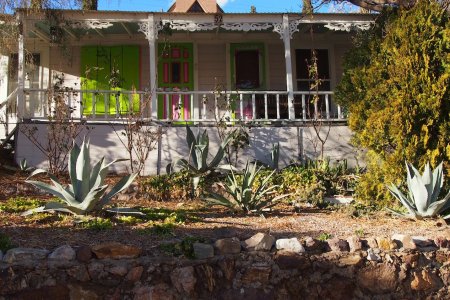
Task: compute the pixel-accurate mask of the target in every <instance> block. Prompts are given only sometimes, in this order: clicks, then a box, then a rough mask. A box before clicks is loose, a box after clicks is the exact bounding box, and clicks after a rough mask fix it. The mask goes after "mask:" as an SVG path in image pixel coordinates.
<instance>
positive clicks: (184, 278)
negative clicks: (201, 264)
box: [170, 266, 197, 295]
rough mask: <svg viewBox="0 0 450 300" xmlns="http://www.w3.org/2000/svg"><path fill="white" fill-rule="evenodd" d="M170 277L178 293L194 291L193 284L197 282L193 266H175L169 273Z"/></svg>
mask: <svg viewBox="0 0 450 300" xmlns="http://www.w3.org/2000/svg"><path fill="white" fill-rule="evenodd" d="M170 279H171V280H172V283H173V285H174V286H175V288H176V289H177V291H178V292H179V293H181V294H188V295H192V294H193V293H194V291H195V284H196V283H197V279H196V278H195V273H194V267H192V266H189V267H184V268H176V269H175V270H173V271H172V273H171V274H170Z"/></svg>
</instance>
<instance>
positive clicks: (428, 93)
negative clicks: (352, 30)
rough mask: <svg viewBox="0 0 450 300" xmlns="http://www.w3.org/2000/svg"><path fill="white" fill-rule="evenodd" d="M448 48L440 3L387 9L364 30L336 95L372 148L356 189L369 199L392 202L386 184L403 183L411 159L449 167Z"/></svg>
mask: <svg viewBox="0 0 450 300" xmlns="http://www.w3.org/2000/svg"><path fill="white" fill-rule="evenodd" d="M449 52H450V23H449V16H448V13H447V12H446V11H445V10H443V9H442V8H441V7H440V6H439V5H438V4H437V3H436V2H434V1H419V2H418V4H417V5H415V6H414V7H413V8H412V9H410V10H406V9H403V10H402V9H400V10H391V11H385V12H384V13H382V14H381V15H380V16H379V17H378V18H377V21H376V24H375V26H374V28H373V29H372V30H370V31H369V32H368V33H366V32H365V33H361V34H360V35H358V36H357V38H356V43H355V47H354V49H353V50H351V51H350V52H349V53H348V55H347V57H346V60H345V66H344V69H345V71H344V76H343V80H342V81H341V83H340V85H339V86H338V88H337V91H336V100H337V102H338V103H339V104H341V105H344V106H346V107H347V108H348V110H349V113H350V115H349V126H350V128H351V129H352V130H353V131H354V140H353V142H354V143H355V144H356V145H357V146H361V147H364V148H366V149H368V155H367V164H368V166H367V170H368V172H367V173H366V174H364V175H363V176H362V177H361V179H360V184H359V185H358V187H357V190H356V195H357V197H358V198H359V199H361V200H362V201H365V202H366V203H376V204H377V205H380V206H384V205H387V204H389V203H390V202H391V200H392V197H391V196H390V195H389V192H388V191H387V189H386V188H385V187H384V184H385V183H394V184H396V185H400V184H404V179H403V178H404V168H403V166H404V162H405V161H409V162H411V163H412V164H413V165H415V166H419V168H420V169H423V167H424V166H425V164H426V162H427V161H430V162H431V165H432V166H433V167H436V166H437V164H438V162H440V161H444V162H445V163H444V164H446V165H447V166H446V167H444V168H448V160H449V158H450V101H449V100H450V94H449V92H450V91H449V86H450V76H449V74H450V55H448V53H449ZM446 177H447V180H446V182H449V180H448V177H449V174H448V173H447V174H446Z"/></svg>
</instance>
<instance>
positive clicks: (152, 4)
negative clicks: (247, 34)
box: [0, 0, 345, 13]
mask: <svg viewBox="0 0 450 300" xmlns="http://www.w3.org/2000/svg"><path fill="white" fill-rule="evenodd" d="M0 1H1V0H0ZM217 2H218V4H219V5H220V6H221V7H222V9H223V10H224V11H225V12H229V13H231V12H250V7H251V6H252V5H254V6H255V7H256V11H257V12H300V11H301V2H302V1H301V0H217ZM172 3H173V0H99V6H98V9H99V10H122V11H167V9H168V8H169V7H170V5H171V4H172ZM341 9H345V8H344V7H337V6H326V7H322V8H321V9H320V11H321V12H336V11H339V10H341Z"/></svg>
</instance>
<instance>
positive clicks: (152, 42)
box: [148, 15, 158, 119]
mask: <svg viewBox="0 0 450 300" xmlns="http://www.w3.org/2000/svg"><path fill="white" fill-rule="evenodd" d="M148 23H149V24H148V29H149V30H148V31H149V37H150V38H149V39H148V47H149V50H150V89H151V97H152V115H151V117H152V119H157V118H158V98H157V96H156V88H157V87H158V81H157V80H158V78H157V74H156V64H157V63H158V62H157V61H156V37H157V35H156V34H155V22H154V20H153V15H150V16H148Z"/></svg>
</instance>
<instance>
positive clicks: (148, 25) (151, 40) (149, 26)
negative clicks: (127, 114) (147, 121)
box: [138, 14, 158, 119]
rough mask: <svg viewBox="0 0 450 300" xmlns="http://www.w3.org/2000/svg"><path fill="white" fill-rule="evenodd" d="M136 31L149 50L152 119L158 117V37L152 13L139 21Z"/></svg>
mask: <svg viewBox="0 0 450 300" xmlns="http://www.w3.org/2000/svg"><path fill="white" fill-rule="evenodd" d="M138 31H140V32H142V33H143V34H145V38H146V39H147V41H148V50H149V67H150V69H149V70H150V71H149V73H150V74H149V75H150V82H149V84H150V97H151V101H152V102H151V107H150V109H151V115H150V117H151V118H152V119H157V118H158V99H157V95H156V88H157V86H158V81H157V80H158V78H157V76H158V74H157V73H156V64H157V60H156V40H157V39H158V28H157V25H156V24H155V21H154V17H153V14H149V15H148V18H147V21H145V22H140V23H139V29H138Z"/></svg>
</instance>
